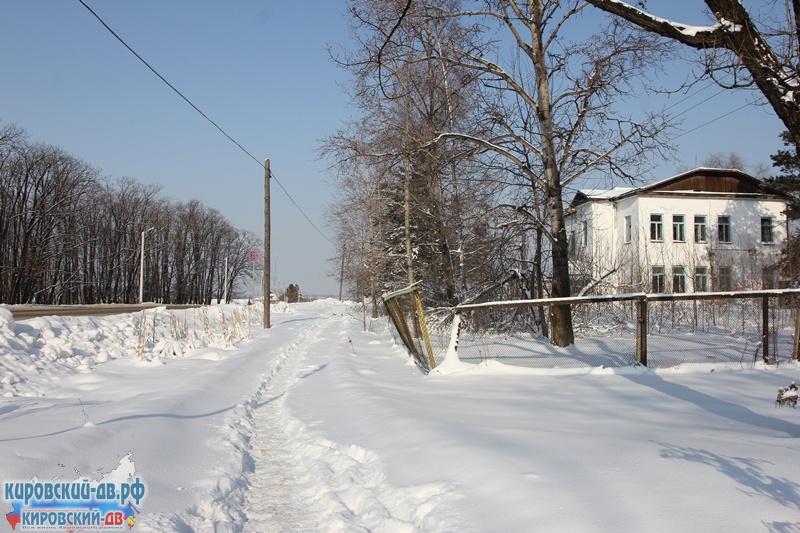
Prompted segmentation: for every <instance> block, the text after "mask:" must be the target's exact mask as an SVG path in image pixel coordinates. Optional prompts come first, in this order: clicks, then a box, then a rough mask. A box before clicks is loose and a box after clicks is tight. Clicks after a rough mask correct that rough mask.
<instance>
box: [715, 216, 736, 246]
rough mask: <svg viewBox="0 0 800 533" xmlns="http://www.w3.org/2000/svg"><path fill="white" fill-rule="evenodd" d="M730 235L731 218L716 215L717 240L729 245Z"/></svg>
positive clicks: (731, 239) (731, 240)
mask: <svg viewBox="0 0 800 533" xmlns="http://www.w3.org/2000/svg"><path fill="white" fill-rule="evenodd" d="M731 233H732V231H731V216H730V215H717V240H718V241H719V242H720V243H723V244H730V243H732V242H733V238H732V237H731ZM723 237H724V238H723Z"/></svg>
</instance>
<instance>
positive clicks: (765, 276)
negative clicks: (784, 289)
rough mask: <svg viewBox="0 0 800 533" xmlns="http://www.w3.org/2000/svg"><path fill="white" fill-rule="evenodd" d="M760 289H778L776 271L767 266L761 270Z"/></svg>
mask: <svg viewBox="0 0 800 533" xmlns="http://www.w3.org/2000/svg"><path fill="white" fill-rule="evenodd" d="M761 288H762V289H777V288H778V270H777V269H776V268H775V267H772V266H767V267H764V268H763V269H762V270H761Z"/></svg>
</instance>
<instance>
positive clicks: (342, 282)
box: [339, 244, 347, 302]
mask: <svg viewBox="0 0 800 533" xmlns="http://www.w3.org/2000/svg"><path fill="white" fill-rule="evenodd" d="M346 250H347V244H342V268H341V269H340V270H339V301H340V302H341V301H342V286H343V285H344V254H345V251H346Z"/></svg>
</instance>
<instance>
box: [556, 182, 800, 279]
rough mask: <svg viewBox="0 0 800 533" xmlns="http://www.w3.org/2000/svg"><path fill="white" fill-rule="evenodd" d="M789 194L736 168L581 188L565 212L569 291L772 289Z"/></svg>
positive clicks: (784, 231)
mask: <svg viewBox="0 0 800 533" xmlns="http://www.w3.org/2000/svg"><path fill="white" fill-rule="evenodd" d="M786 200H787V198H786V197H785V196H783V195H781V194H778V193H775V192H771V191H769V190H767V189H766V188H764V187H763V186H762V184H761V182H760V181H759V180H757V179H756V178H753V177H752V176H749V175H747V174H745V173H743V172H740V171H738V170H724V169H710V168H698V169H695V170H691V171H689V172H685V173H683V174H680V175H678V176H674V177H672V178H669V179H666V180H663V181H660V182H658V183H654V184H652V185H648V186H645V187H640V188H630V187H618V188H614V189H610V190H581V191H579V192H578V193H577V194H576V195H575V197H574V199H573V201H572V204H571V205H570V207H569V208H568V209H567V210H566V227H567V235H568V236H569V239H570V242H569V245H570V257H571V261H570V269H571V275H572V279H573V294H577V293H578V291H580V290H581V289H583V288H586V287H591V289H592V291H591V292H595V293H613V292H692V291H695V292H702V291H731V290H750V289H760V288H762V287H763V288H773V287H776V286H777V284H778V275H777V274H778V269H777V263H778V261H779V259H780V252H781V248H782V246H783V244H784V243H785V241H786V235H787V223H786V207H787V201H786Z"/></svg>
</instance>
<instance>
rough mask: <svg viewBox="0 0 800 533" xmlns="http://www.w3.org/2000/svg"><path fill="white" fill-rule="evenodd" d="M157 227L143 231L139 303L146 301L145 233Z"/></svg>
mask: <svg viewBox="0 0 800 533" xmlns="http://www.w3.org/2000/svg"><path fill="white" fill-rule="evenodd" d="M154 229H156V228H147V229H146V230H144V231H142V253H141V255H140V257H139V303H140V304H141V303H144V235H145V233H147V232H148V231H153V230H154Z"/></svg>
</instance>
